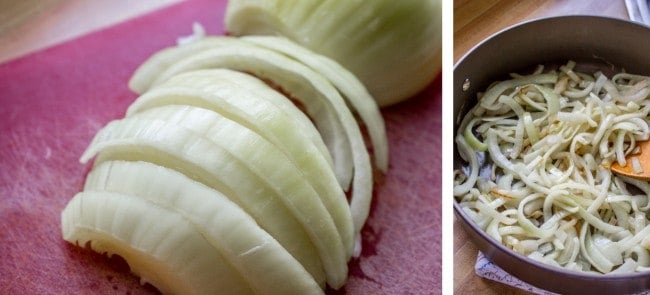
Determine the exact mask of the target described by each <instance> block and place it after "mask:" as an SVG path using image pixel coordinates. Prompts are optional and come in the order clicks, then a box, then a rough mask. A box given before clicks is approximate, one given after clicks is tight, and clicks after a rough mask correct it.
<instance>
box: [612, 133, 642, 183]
mask: <svg viewBox="0 0 650 295" xmlns="http://www.w3.org/2000/svg"><path fill="white" fill-rule="evenodd" d="M637 146H638V147H639V152H638V153H634V154H630V155H628V156H627V158H625V162H626V165H625V166H620V165H619V164H618V162H614V164H612V167H611V168H612V172H614V173H616V174H620V175H625V176H628V177H632V178H636V179H641V180H647V181H650V140H645V141H641V142H638V145H637ZM633 158H637V159H638V161H639V164H641V172H638V173H637V172H635V171H634V168H633V167H634V166H633V165H632V161H634V160H633Z"/></svg>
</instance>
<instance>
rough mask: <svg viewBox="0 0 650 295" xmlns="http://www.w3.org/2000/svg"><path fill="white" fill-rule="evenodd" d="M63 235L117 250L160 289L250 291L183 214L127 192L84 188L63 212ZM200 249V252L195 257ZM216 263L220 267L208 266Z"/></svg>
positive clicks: (101, 250)
mask: <svg viewBox="0 0 650 295" xmlns="http://www.w3.org/2000/svg"><path fill="white" fill-rule="evenodd" d="M61 223H62V231H63V238H64V239H65V240H66V241H68V242H71V243H76V244H77V245H87V244H88V243H90V247H91V248H92V249H93V250H94V251H96V252H98V253H107V254H108V255H113V254H118V255H120V256H121V257H123V258H124V259H125V260H126V261H128V263H129V267H130V268H131V271H132V272H133V273H135V274H136V275H138V276H139V277H140V278H141V281H142V282H150V283H152V284H153V285H155V286H156V287H157V288H158V289H159V290H160V291H161V292H163V293H166V294H167V293H173V294H185V293H189V294H208V293H212V291H213V290H220V291H223V292H224V294H252V290H251V289H250V287H249V286H248V283H247V282H246V281H244V280H243V279H242V278H241V276H239V275H238V274H237V272H236V271H235V270H234V269H233V268H232V267H231V266H230V265H229V264H227V263H225V262H224V260H223V258H222V256H221V255H219V253H217V252H216V251H215V250H214V248H213V247H212V246H211V245H210V243H209V242H208V241H207V240H206V239H205V237H203V236H202V235H201V234H200V233H199V232H198V231H197V230H196V228H195V226H194V225H192V224H191V223H190V222H189V221H188V220H187V219H186V218H183V217H182V216H181V215H180V214H177V213H174V212H172V211H170V210H166V209H164V208H161V207H159V206H155V205H154V204H152V203H151V202H148V201H146V200H142V199H140V198H136V197H133V196H130V195H124V194H115V193H107V192H82V193H79V194H77V195H75V196H74V198H72V199H71V200H70V202H68V204H67V206H66V207H65V208H64V209H63V211H62V212H61ZM197 253H201V255H197ZM214 265H219V266H220V267H212V266H214Z"/></svg>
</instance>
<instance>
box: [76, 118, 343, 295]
mask: <svg viewBox="0 0 650 295" xmlns="http://www.w3.org/2000/svg"><path fill="white" fill-rule="evenodd" d="M215 115H216V114H215ZM231 122H232V121H231ZM225 123H227V121H226V119H225V118H224V119H223V120H221V122H220V124H218V125H214V124H210V125H211V126H212V127H213V129H217V128H219V130H216V131H217V132H218V133H217V134H219V135H220V136H219V139H217V140H220V141H219V142H216V141H215V139H214V138H210V139H207V138H205V137H203V136H201V135H200V134H198V133H197V132H196V131H192V130H189V129H187V128H184V127H181V126H177V125H174V124H170V123H166V122H164V121H160V120H147V119H139V118H136V117H130V118H125V119H122V120H120V121H114V122H112V123H110V124H108V125H107V126H106V127H105V128H104V129H102V130H100V132H98V133H97V135H96V137H95V138H94V139H93V142H92V143H91V145H90V146H89V148H88V150H87V151H86V152H85V153H84V155H83V156H82V161H84V160H87V159H90V158H91V157H92V156H93V155H94V154H96V153H97V152H100V151H101V154H100V156H99V157H98V158H97V159H96V163H101V162H103V161H107V160H144V161H150V162H153V163H156V164H158V165H162V166H166V167H174V168H175V169H176V170H178V171H182V172H183V173H184V174H186V175H188V176H190V177H192V178H194V179H195V180H197V181H200V182H202V183H205V184H207V185H209V186H211V187H213V188H215V189H217V190H219V191H221V192H222V193H224V194H226V195H227V196H228V197H229V198H231V199H232V200H233V201H235V202H236V203H238V205H240V206H241V207H242V208H244V209H245V210H246V211H247V212H249V214H251V215H252V216H254V217H255V219H256V220H258V222H259V223H260V224H261V225H262V227H264V228H265V229H266V230H267V231H269V232H271V234H272V235H273V236H274V237H276V239H278V241H280V243H281V244H282V245H283V246H284V247H285V248H287V250H289V251H290V252H291V253H292V255H293V256H294V257H296V259H298V260H299V261H301V262H303V261H305V260H310V261H312V262H310V263H315V262H313V259H314V257H313V254H312V253H311V251H313V249H314V248H316V251H317V253H318V255H319V256H320V257H321V259H320V260H321V262H322V263H323V265H324V268H325V272H326V275H327V281H328V283H329V285H330V286H332V287H334V288H337V287H339V286H341V285H342V284H343V283H344V281H345V279H346V276H347V259H346V258H347V256H346V255H345V253H346V251H345V249H344V248H343V244H342V242H341V237H340V235H339V234H338V232H337V230H336V227H335V226H334V224H333V221H332V218H331V216H330V215H329V213H328V212H327V210H325V208H324V206H323V205H322V203H321V201H320V199H318V197H317V196H315V197H310V196H311V195H310V194H309V187H306V186H304V183H303V181H304V179H301V178H300V175H295V174H294V173H293V172H291V170H289V168H285V169H280V168H278V167H282V165H283V163H284V164H286V163H285V162H288V161H286V160H279V159H278V158H274V157H277V155H273V156H274V157H269V156H268V155H267V154H266V152H267V150H270V149H256V148H255V146H257V143H258V142H261V141H262V140H263V139H261V138H257V139H254V138H251V137H250V135H251V134H254V133H252V132H247V133H246V132H245V131H246V130H247V129H245V128H243V127H242V128H240V129H239V130H236V129H233V128H234V127H232V126H233V124H228V125H226V124H225ZM233 123H234V122H233ZM224 130H225V131H224ZM239 133H241V134H243V135H240V134H239ZM221 136H226V137H221ZM251 164H254V165H253V166H254V167H251ZM259 169H270V170H266V172H262V171H260V170H259ZM285 177H286V178H285ZM312 190H313V189H312ZM296 192H302V193H305V194H306V195H302V194H297V193H296ZM282 211H285V212H286V213H283V212H282ZM293 218H295V219H293ZM292 219H293V220H292ZM314 223H318V225H316V224H314ZM296 226H297V227H296ZM304 234H306V236H307V237H303V235H304ZM305 238H307V239H306V240H305ZM310 242H311V243H310ZM312 243H313V244H312ZM303 264H304V262H303Z"/></svg>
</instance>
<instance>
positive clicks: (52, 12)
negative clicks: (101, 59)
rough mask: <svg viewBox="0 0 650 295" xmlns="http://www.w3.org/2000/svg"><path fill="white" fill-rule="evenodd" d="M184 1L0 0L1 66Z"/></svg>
mask: <svg viewBox="0 0 650 295" xmlns="http://www.w3.org/2000/svg"><path fill="white" fill-rule="evenodd" d="M180 1H182V0H138V1H130V0H111V1H86V0H21V1H14V0H0V63H2V62H5V61H8V60H10V59H13V58H16V57H19V56H23V55H25V54H28V53H31V52H34V51H36V50H39V49H42V48H45V47H49V46H53V45H56V44H59V43H62V42H65V41H68V40H71V39H73V38H75V37H78V36H81V35H83V34H87V33H89V32H92V31H96V30H99V29H102V28H105V27H108V26H111V25H114V24H116V23H118V22H122V21H125V20H128V19H132V18H135V17H138V16H140V15H143V14H145V13H147V12H151V11H153V10H156V9H159V8H162V7H165V6H169V5H171V4H173V3H177V2H180Z"/></svg>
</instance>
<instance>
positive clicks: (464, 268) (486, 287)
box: [445, 0, 629, 294]
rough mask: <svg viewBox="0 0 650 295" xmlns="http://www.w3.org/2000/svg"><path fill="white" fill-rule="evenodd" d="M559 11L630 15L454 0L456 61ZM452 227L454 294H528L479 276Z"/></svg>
mask: <svg viewBox="0 0 650 295" xmlns="http://www.w3.org/2000/svg"><path fill="white" fill-rule="evenodd" d="M560 15H601V16H609V17H616V18H621V19H629V18H628V16H627V10H626V8H625V3H624V1H610V0H598V1H575V0H574V1H567V0H564V1H562V0H545V1H532V0H527V1H516V0H456V1H454V62H457V61H458V60H459V59H460V58H461V57H462V56H464V55H465V54H466V53H467V52H468V51H470V50H471V49H472V48H473V47H474V46H476V45H477V44H478V43H480V42H481V41H482V40H484V39H486V38H488V37H489V36H491V35H492V34H495V33H497V32H499V31H501V30H503V29H505V28H507V27H509V26H511V25H514V24H517V23H520V22H523V21H526V20H532V19H536V18H542V17H551V16H560ZM445 29H447V28H445ZM445 209H447V208H445ZM449 210H453V208H449ZM453 229H454V247H453V249H454V294H527V293H526V292H524V291H521V290H519V289H515V288H512V287H509V286H507V285H504V284H501V283H497V282H494V281H490V280H486V279H483V278H481V277H479V276H477V275H476V274H475V272H474V264H475V262H476V255H477V253H478V250H477V249H476V247H475V246H474V244H472V242H471V241H470V240H469V237H468V236H467V234H466V233H465V232H464V231H463V229H462V228H461V226H460V223H459V221H458V220H454V225H453Z"/></svg>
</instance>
